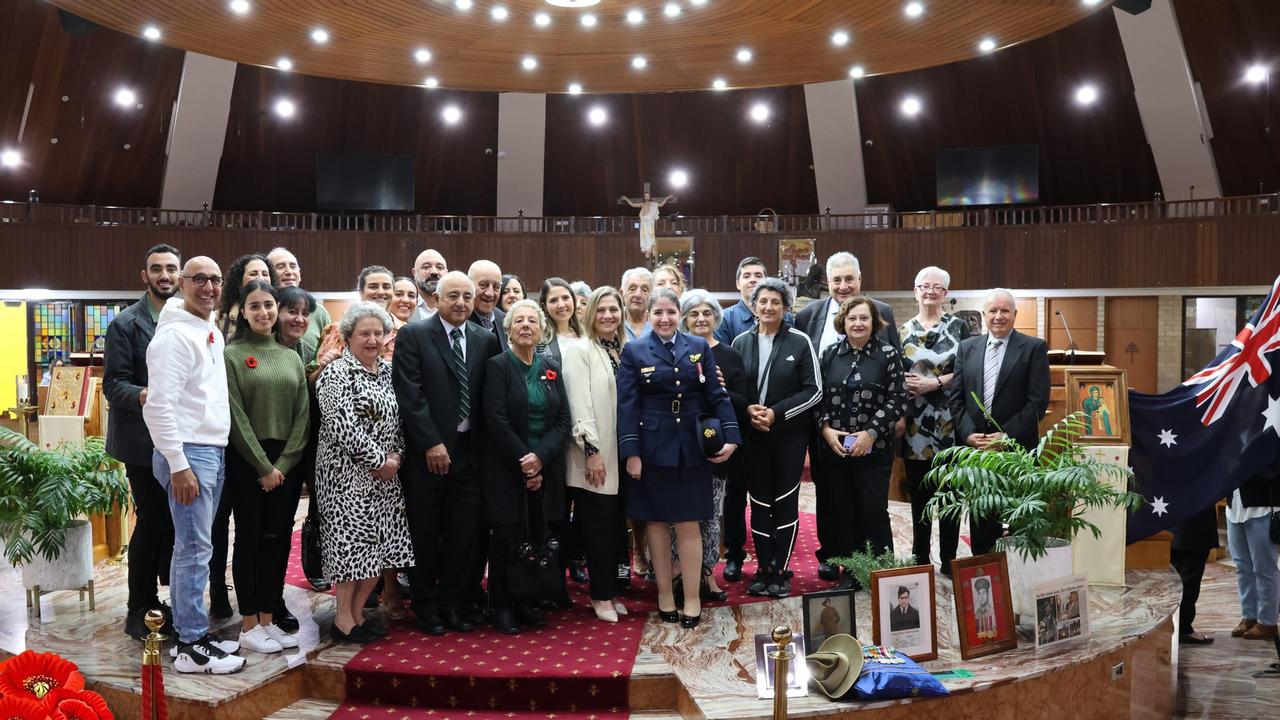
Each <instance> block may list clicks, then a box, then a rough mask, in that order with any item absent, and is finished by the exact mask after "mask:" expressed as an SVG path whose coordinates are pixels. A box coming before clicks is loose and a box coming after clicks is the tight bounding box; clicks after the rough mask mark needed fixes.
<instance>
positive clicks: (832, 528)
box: [817, 447, 893, 557]
mask: <svg viewBox="0 0 1280 720" xmlns="http://www.w3.org/2000/svg"><path fill="white" fill-rule="evenodd" d="M818 456H819V458H820V460H819V462H820V463H822V464H823V465H824V466H825V469H826V471H827V473H828V475H827V477H826V479H825V481H824V482H825V485H826V490H825V491H824V493H823V497H822V498H820V499H818V501H817V505H818V507H817V510H818V513H817V514H818V518H819V520H818V522H819V527H821V526H822V525H825V526H826V528H827V538H828V541H829V542H830V545H828V546H827V549H826V552H827V557H842V556H847V555H849V554H850V553H852V552H854V551H856V550H864V549H866V544H867V543H868V542H870V543H871V547H872V549H873V550H874V551H875V552H876V553H880V552H883V551H885V550H890V551H892V550H893V531H892V529H891V527H890V525H889V475H890V473H891V472H892V470H893V456H892V455H890V454H889V452H888V451H887V450H882V451H879V452H873V453H871V454H870V455H866V456H864V457H848V458H841V457H837V456H836V454H835V453H833V452H831V449H830V448H827V447H824V448H822V449H821V450H819V451H818Z"/></svg>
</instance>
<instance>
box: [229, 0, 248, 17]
mask: <svg viewBox="0 0 1280 720" xmlns="http://www.w3.org/2000/svg"><path fill="white" fill-rule="evenodd" d="M230 7H231V12H233V13H235V14H237V15H248V14H249V0H231V3H230Z"/></svg>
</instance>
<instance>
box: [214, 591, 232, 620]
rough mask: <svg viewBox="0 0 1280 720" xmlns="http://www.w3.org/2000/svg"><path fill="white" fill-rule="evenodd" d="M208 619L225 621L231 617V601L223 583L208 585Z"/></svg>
mask: <svg viewBox="0 0 1280 720" xmlns="http://www.w3.org/2000/svg"><path fill="white" fill-rule="evenodd" d="M209 617H211V618H213V619H214V620H226V619H227V618H229V617H231V599H230V598H229V597H228V594H227V584H226V583H225V582H220V583H213V582H211V583H209Z"/></svg>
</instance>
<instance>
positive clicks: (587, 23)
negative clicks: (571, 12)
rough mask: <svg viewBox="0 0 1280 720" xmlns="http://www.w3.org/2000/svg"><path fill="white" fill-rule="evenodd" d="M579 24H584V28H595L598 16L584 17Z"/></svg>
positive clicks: (588, 15)
mask: <svg viewBox="0 0 1280 720" xmlns="http://www.w3.org/2000/svg"><path fill="white" fill-rule="evenodd" d="M578 22H580V23H582V27H595V26H596V16H595V15H592V14H591V13H587V14H586V15H583V16H582V18H581V19H580V20H579V21H578Z"/></svg>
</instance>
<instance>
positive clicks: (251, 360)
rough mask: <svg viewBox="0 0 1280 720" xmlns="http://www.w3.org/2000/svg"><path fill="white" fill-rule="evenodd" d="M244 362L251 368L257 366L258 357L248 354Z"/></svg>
mask: <svg viewBox="0 0 1280 720" xmlns="http://www.w3.org/2000/svg"><path fill="white" fill-rule="evenodd" d="M244 364H245V365H248V366H249V369H250V370H252V369H253V368H256V367H258V358H256V357H254V356H252V355H250V356H249V357H247V358H245V359H244Z"/></svg>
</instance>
